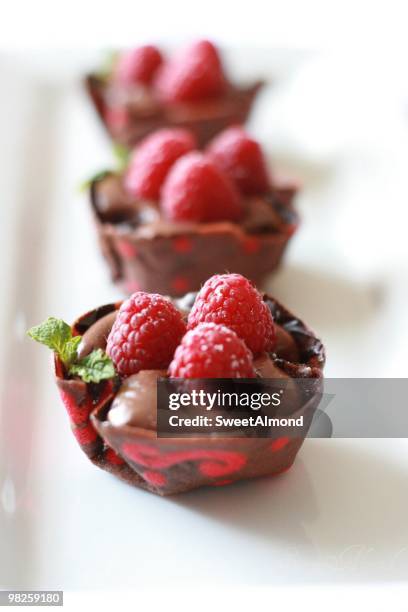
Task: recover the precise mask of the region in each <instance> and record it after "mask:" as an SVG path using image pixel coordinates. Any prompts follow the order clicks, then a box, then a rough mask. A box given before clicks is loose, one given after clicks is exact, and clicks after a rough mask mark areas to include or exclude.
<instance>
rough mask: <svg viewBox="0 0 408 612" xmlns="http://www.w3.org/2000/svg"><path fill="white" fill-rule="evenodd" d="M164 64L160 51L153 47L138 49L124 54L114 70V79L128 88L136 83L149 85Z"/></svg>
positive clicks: (145, 46) (147, 46)
mask: <svg viewBox="0 0 408 612" xmlns="http://www.w3.org/2000/svg"><path fill="white" fill-rule="evenodd" d="M162 62H163V58H162V55H161V53H160V51H159V50H158V49H157V48H156V47H153V46H152V45H144V46H142V47H136V48H135V49H131V50H130V51H125V52H124V53H122V54H121V55H120V57H119V59H118V62H117V64H116V66H115V70H114V78H115V80H116V81H118V82H119V83H120V84H121V85H124V86H125V87H128V86H130V85H134V84H136V83H141V84H143V85H148V84H149V83H150V82H151V81H152V79H153V76H154V74H155V72H156V70H157V69H158V67H159V66H160V64H161V63H162Z"/></svg>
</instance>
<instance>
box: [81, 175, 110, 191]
mask: <svg viewBox="0 0 408 612" xmlns="http://www.w3.org/2000/svg"><path fill="white" fill-rule="evenodd" d="M109 174H112V170H100V171H99V172H97V173H96V174H93V175H92V176H91V177H90V178H88V179H86V180H85V181H82V183H81V184H80V185H79V191H80V192H81V193H84V192H86V191H88V189H89V188H90V187H91V185H92V183H94V182H95V181H102V180H103V179H104V178H105V177H107V176H108V175H109Z"/></svg>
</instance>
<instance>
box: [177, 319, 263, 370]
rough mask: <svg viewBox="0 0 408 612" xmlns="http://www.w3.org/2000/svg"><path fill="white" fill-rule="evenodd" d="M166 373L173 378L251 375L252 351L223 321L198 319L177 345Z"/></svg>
mask: <svg viewBox="0 0 408 612" xmlns="http://www.w3.org/2000/svg"><path fill="white" fill-rule="evenodd" d="M169 374H170V376H172V377H174V378H255V371H254V366H253V362H252V355H251V352H250V351H249V350H248V348H247V347H246V346H245V343H244V342H243V341H242V340H240V338H238V336H237V334H236V333H235V332H234V331H232V329H228V327H225V326H224V325H215V324H214V323H201V324H200V325H197V327H195V328H194V329H191V330H190V331H188V332H187V333H186V335H185V336H184V338H183V339H182V341H181V344H180V346H178V347H177V349H176V352H175V354H174V357H173V361H172V362H171V364H170V367H169Z"/></svg>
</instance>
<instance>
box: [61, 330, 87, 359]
mask: <svg viewBox="0 0 408 612" xmlns="http://www.w3.org/2000/svg"><path fill="white" fill-rule="evenodd" d="M81 340H82V336H74V337H73V338H70V339H69V340H68V342H66V343H65V345H64V347H63V349H62V353H61V354H60V357H61V359H62V361H63V362H64V363H65V365H70V364H71V363H74V362H75V361H76V360H77V356H78V355H77V352H78V345H79V343H80V342H81Z"/></svg>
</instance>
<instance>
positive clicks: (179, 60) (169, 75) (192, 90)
mask: <svg viewBox="0 0 408 612" xmlns="http://www.w3.org/2000/svg"><path fill="white" fill-rule="evenodd" d="M155 85H156V88H157V91H158V93H159V96H160V97H161V98H162V99H163V100H165V101H166V102H170V103H171V102H196V101H199V100H205V99H207V98H212V97H215V96H219V95H220V94H222V93H223V91H224V90H225V88H226V79H225V76H224V71H223V68H222V63H221V59H220V56H219V54H218V51H217V49H216V48H215V46H214V45H213V44H212V43H211V42H209V41H208V40H199V41H197V42H195V43H193V44H192V45H190V46H189V47H187V48H186V49H183V50H182V51H180V53H179V54H177V55H176V57H174V58H172V59H171V60H170V61H168V62H166V63H164V64H163V66H162V67H161V68H160V70H159V71H158V74H157V78H156V80H155Z"/></svg>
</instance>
